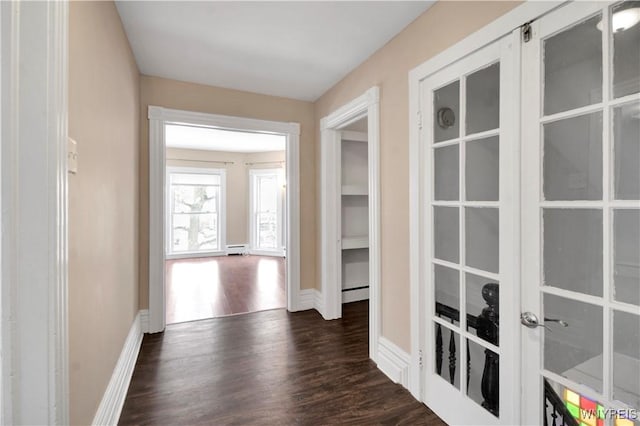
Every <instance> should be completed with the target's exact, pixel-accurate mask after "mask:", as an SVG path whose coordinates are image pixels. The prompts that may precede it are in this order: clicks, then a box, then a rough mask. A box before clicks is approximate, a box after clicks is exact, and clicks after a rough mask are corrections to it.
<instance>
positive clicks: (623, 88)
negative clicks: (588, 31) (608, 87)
mask: <svg viewBox="0 0 640 426" xmlns="http://www.w3.org/2000/svg"><path fill="white" fill-rule="evenodd" d="M611 12H612V13H611V18H612V25H611V30H612V31H613V32H614V34H613V95H614V96H615V97H616V98H619V97H621V96H625V95H630V94H632V93H638V92H640V49H639V48H638V46H640V25H638V23H639V22H640V1H628V2H624V3H620V4H618V5H616V6H614V7H613V8H612V11H611Z"/></svg>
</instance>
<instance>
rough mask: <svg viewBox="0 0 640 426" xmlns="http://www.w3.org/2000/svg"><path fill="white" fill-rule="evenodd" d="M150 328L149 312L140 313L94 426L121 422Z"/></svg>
mask: <svg viewBox="0 0 640 426" xmlns="http://www.w3.org/2000/svg"><path fill="white" fill-rule="evenodd" d="M148 328H149V311H147V310H142V311H139V312H138V315H136V318H135V319H134V320H133V324H131V329H130V330H129V335H128V336H127V339H126V340H125V342H124V346H123V347H122V352H121V353H120V357H119V358H118V362H117V363H116V366H115V368H114V369H113V374H112V375H111V380H109V384H108V385H107V389H106V390H105V392H104V395H103V397H102V401H100V405H99V406H98V411H96V415H95V417H94V418H93V422H92V424H93V425H101V426H102V425H117V424H118V420H120V413H121V412H122V407H123V406H124V400H125V398H126V397H127V391H128V390H129V383H130V382H131V376H133V370H134V368H135V366H136V361H137V359H138V353H139V352H140V346H141V345H142V336H143V334H144V331H145V330H147V329H148Z"/></svg>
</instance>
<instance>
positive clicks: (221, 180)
mask: <svg viewBox="0 0 640 426" xmlns="http://www.w3.org/2000/svg"><path fill="white" fill-rule="evenodd" d="M165 141H166V153H165V159H166V170H167V177H166V191H165V194H166V206H167V214H166V216H165V217H166V233H165V235H166V247H165V250H166V262H165V266H166V282H165V284H166V289H165V291H166V296H167V297H166V323H167V324H173V323H177V322H185V321H194V320H200V319H205V318H216V317H220V316H226V315H235V314H243V313H249V312H257V311H262V310H267V309H277V308H285V307H286V297H285V274H284V267H285V263H286V260H285V257H284V253H285V243H284V241H285V234H284V229H285V226H283V225H284V220H283V212H284V210H285V208H284V207H285V206H284V200H285V199H286V185H285V181H284V167H285V164H286V161H285V160H286V137H285V136H284V135H274V134H264V133H253V132H243V131H238V130H233V131H230V130H221V129H216V128H211V127H202V126H192V125H183V124H167V125H165Z"/></svg>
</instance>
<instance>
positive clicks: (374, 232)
mask: <svg viewBox="0 0 640 426" xmlns="http://www.w3.org/2000/svg"><path fill="white" fill-rule="evenodd" d="M363 117H367V118H368V120H367V123H368V124H367V126H368V128H367V133H368V138H369V140H368V162H369V179H368V181H369V188H368V194H369V358H371V359H372V360H373V361H377V359H378V340H379V338H380V320H381V314H382V313H381V310H380V89H379V88H378V87H377V86H375V87H372V88H370V89H369V90H367V91H366V92H365V93H363V94H362V95H361V96H359V97H357V98H356V99H354V100H352V101H351V102H349V103H348V104H346V105H344V106H342V107H340V108H338V109H337V110H336V111H334V112H332V113H331V114H329V115H328V116H326V117H324V118H322V120H320V130H321V147H320V150H321V161H320V182H321V185H320V188H321V193H320V200H321V201H320V205H321V207H320V208H321V227H322V228H321V229H322V232H321V256H322V261H321V268H320V274H321V285H322V298H323V304H322V305H323V309H322V312H321V314H322V316H323V317H324V319H327V320H329V319H336V318H340V317H341V316H342V286H341V283H340V282H338V281H337V280H336V279H335V277H336V276H338V271H337V269H336V268H340V267H341V266H340V265H341V264H342V261H341V257H340V252H341V247H340V241H339V239H340V236H338V237H337V241H336V236H337V235H338V229H340V228H339V222H338V221H339V215H340V213H339V212H338V213H336V212H337V200H338V197H339V196H340V194H341V188H339V187H338V180H337V176H338V173H340V168H339V167H338V164H336V161H335V159H336V158H340V157H339V153H338V151H337V150H339V149H340V132H339V130H340V129H341V128H344V127H346V126H348V125H349V124H351V123H353V122H355V121H358V120H360V119H361V118H363Z"/></svg>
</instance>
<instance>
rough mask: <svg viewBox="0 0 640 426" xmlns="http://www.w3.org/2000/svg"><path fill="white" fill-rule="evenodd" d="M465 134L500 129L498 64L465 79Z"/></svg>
mask: <svg viewBox="0 0 640 426" xmlns="http://www.w3.org/2000/svg"><path fill="white" fill-rule="evenodd" d="M466 98H467V127H466V134H467V135H470V134H473V133H479V132H484V131H487V130H492V129H497V128H498V127H500V63H496V64H493V65H491V66H489V67H487V68H485V69H482V70H480V71H476V72H474V73H473V74H471V75H469V76H468V77H467V96H466Z"/></svg>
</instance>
